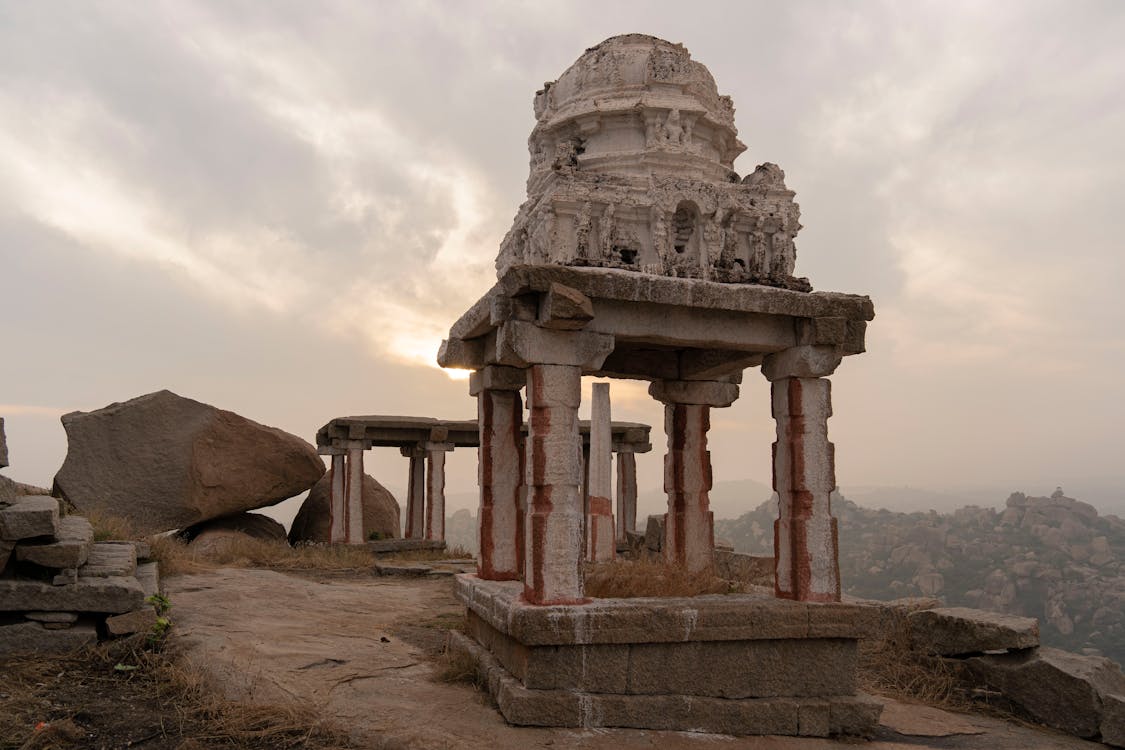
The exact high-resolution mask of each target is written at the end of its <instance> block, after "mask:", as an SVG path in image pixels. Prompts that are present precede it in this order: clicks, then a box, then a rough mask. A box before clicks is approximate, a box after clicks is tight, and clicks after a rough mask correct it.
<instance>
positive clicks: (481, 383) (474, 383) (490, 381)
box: [469, 365, 527, 396]
mask: <svg viewBox="0 0 1125 750" xmlns="http://www.w3.org/2000/svg"><path fill="white" fill-rule="evenodd" d="M526 385H527V370H523V369H520V368H518V367H502V366H500V365H489V366H488V367H483V368H481V369H479V370H476V371H474V372H473V373H471V374H470V375H469V395H471V396H477V395H479V394H480V392H481V391H518V390H521V389H522V388H523V387H524V386H526Z"/></svg>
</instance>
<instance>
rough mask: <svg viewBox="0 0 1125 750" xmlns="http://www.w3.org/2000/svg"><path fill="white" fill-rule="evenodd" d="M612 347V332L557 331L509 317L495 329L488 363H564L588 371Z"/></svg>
mask: <svg viewBox="0 0 1125 750" xmlns="http://www.w3.org/2000/svg"><path fill="white" fill-rule="evenodd" d="M612 351H613V336H609V335H606V334H599V333H590V332H588V331H557V330H552V329H549V328H540V327H539V326H536V325H534V324H532V323H527V322H525V321H521V320H511V321H508V322H507V323H504V324H503V325H502V326H501V327H500V328H499V329H498V330H497V332H496V350H495V352H494V353H493V354H492V355H491V356H494V357H495V361H491V362H489V364H500V365H507V366H510V367H530V366H532V365H564V366H569V367H580V368H582V369H583V370H585V371H592V370H596V369H598V368H599V367H601V365H602V363H603V362H604V361H605V358H606V357H607V356H609V353H610V352H612ZM478 369H479V368H478Z"/></svg>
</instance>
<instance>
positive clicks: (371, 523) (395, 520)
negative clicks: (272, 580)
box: [289, 470, 400, 544]
mask: <svg viewBox="0 0 1125 750" xmlns="http://www.w3.org/2000/svg"><path fill="white" fill-rule="evenodd" d="M331 495H332V471H331V470H329V472H328V473H327V474H325V475H324V476H323V477H321V479H320V481H319V482H317V483H316V486H315V487H313V488H312V491H311V492H309V496H308V497H307V498H306V499H305V502H304V503H303V504H302V505H301V510H300V511H299V512H298V513H297V517H296V518H294V519H293V526H292V527H291V528H290V529H289V543H290V544H298V543H300V542H327V541H329V523H330V519H329V508H330V507H331V501H332V500H331ZM399 528H400V526H399V505H398V502H397V501H396V500H395V498H394V495H392V494H391V493H390V492H388V491H387V489H386V488H385V487H384V486H383V485H381V484H379V483H378V482H377V481H375V478H374V477H372V476H369V475H367V474H364V475H363V538H364V539H370V538H371V535H372V533H373V532H374V533H377V534H378V535H379V538H380V539H396V538H398V537H399Z"/></svg>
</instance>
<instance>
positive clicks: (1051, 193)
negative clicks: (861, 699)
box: [0, 2, 1125, 500]
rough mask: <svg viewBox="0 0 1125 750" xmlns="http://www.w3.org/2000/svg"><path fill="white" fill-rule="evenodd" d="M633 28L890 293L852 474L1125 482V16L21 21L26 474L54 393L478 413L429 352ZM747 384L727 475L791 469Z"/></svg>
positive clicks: (82, 17) (15, 309)
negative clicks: (534, 102) (695, 77)
mask: <svg viewBox="0 0 1125 750" xmlns="http://www.w3.org/2000/svg"><path fill="white" fill-rule="evenodd" d="M627 31H645V32H648V33H653V34H657V35H660V36H664V37H666V38H670V39H673V40H675V41H682V42H684V43H685V44H686V45H687V46H688V48H689V49H690V50H691V51H692V53H693V55H694V56H695V57H696V58H697V59H699V60H701V61H702V62H704V63H705V64H707V65H708V66H709V67H710V68H711V70H712V72H713V73H714V75H715V78H716V80H717V81H718V83H719V86H720V89H721V90H722V91H723V92H724V93H729V94H730V95H731V96H732V97H733V98H734V100H735V104H736V107H737V122H738V124H739V125H740V128H741V133H742V137H743V140H744V141H745V142H746V143H747V144H748V145H749V146H750V149H749V151H748V152H747V154H745V155H744V156H743V157H742V158H741V159H740V160H739V162H738V164H737V167H738V168H739V169H740V170H741V171H743V172H746V171H749V170H751V169H752V168H753V166H754V165H755V164H757V163H760V162H762V161H774V162H777V163H779V164H781V166H782V167H783V168H784V169H785V170H786V173H787V176H788V181H789V184H790V185H791V186H792V187H793V188H795V189H796V190H797V191H798V200H799V201H800V203H801V205H802V209H803V222H804V224H805V225H806V228H805V229H804V230H803V232H802V234H801V236H800V237H799V238H798V248H799V258H798V270H799V271H800V272H801V273H804V274H807V275H809V276H810V277H811V278H812V280H813V283H814V284H815V285H816V286H817V287H818V288H821V289H839V290H842V291H856V292H870V293H871V294H872V295H873V297H874V298H875V300H876V309H877V313H878V316H879V317H878V318H877V319H876V320H875V322H874V323H873V324H872V326H871V328H870V333H869V348H870V352H869V353H868V354H866V355H864V356H863V357H860V358H854V361H849V362H848V363H846V364H845V365H844V366H843V367H842V368H841V370H840V372H839V374H838V375H837V376H836V377H835V382H836V387H835V394H836V402H837V408H836V417H835V419H834V420H833V422H832V431H833V437H834V439H835V440H836V442H837V443H838V444H839V446H840V447H839V452H840V457H841V460H840V467H839V470H840V481H841V483H842V484H844V485H845V486H846V485H847V484H849V483H855V484H877V483H915V484H929V485H931V486H935V487H941V486H952V485H958V484H972V483H992V482H994V481H996V482H1000V481H1005V482H1006V481H1012V482H1024V483H1034V482H1053V481H1065V480H1066V478H1067V477H1071V478H1079V479H1081V478H1082V477H1094V476H1097V477H1102V478H1107V477H1108V478H1109V480H1108V481H1110V483H1111V484H1112V483H1113V482H1115V481H1117V482H1118V486H1125V480H1122V479H1121V476H1122V474H1121V471H1120V469H1119V468H1118V466H1117V460H1116V456H1115V451H1114V448H1113V445H1114V441H1115V440H1116V434H1115V427H1116V424H1118V423H1120V422H1121V421H1122V419H1123V418H1125V410H1123V407H1122V406H1121V405H1120V401H1119V400H1117V399H1115V398H1113V397H1112V395H1111V394H1112V393H1113V392H1114V391H1113V390H1112V389H1114V388H1115V386H1116V384H1117V383H1118V381H1119V380H1120V376H1121V373H1122V372H1123V371H1125V338H1123V336H1122V333H1121V331H1122V330H1125V325H1123V324H1125V319H1123V317H1125V315H1123V310H1125V307H1123V306H1122V305H1121V303H1120V302H1118V300H1117V294H1118V288H1119V286H1120V284H1121V282H1122V281H1125V265H1123V264H1125V261H1123V260H1122V254H1121V253H1120V252H1119V250H1118V248H1119V245H1120V240H1119V239H1118V238H1119V237H1120V236H1121V230H1122V219H1121V215H1120V209H1119V207H1120V206H1121V205H1122V203H1123V202H1125V185H1123V183H1122V179H1123V178H1122V175H1123V174H1125V144H1123V142H1122V140H1121V138H1120V136H1119V133H1121V132H1123V131H1125V101H1123V100H1122V97H1121V95H1120V91H1121V89H1122V73H1121V71H1122V70H1125V49H1122V48H1121V46H1120V44H1119V40H1120V39H1121V38H1122V36H1123V32H1125V11H1122V10H1121V8H1120V6H1119V5H1118V4H1115V3H1108V2H1106V3H1099V2H1080V3H1072V4H1067V5H1065V6H1063V5H1060V4H1056V3H1021V4H1019V5H1008V4H990V5H980V4H955V3H945V2H942V3H920V4H919V3H913V4H910V5H902V4H899V3H881V2H867V3H864V4H861V5H854V4H853V5H824V4H822V3H811V2H798V3H787V4H784V5H781V6H767V5H749V4H743V3H714V4H702V5H700V4H696V5H695V6H689V7H685V6H683V5H682V4H681V5H676V4H664V5H660V4H657V5H653V4H651V3H640V2H629V3H614V4H604V3H602V4H595V3H568V4H559V5H555V6H550V7H549V8H541V7H539V6H529V5H526V4H522V3H510V2H492V3H474V4H473V5H471V6H469V5H465V4H462V3H454V2H444V3H442V2H430V3H406V2H402V3H379V4H370V3H347V2H330V3H321V4H315V5H311V4H307V3H268V4H265V3H249V2H246V3H237V2H236V3H176V4H164V5H148V6H143V7H138V6H136V5H132V4H119V3H101V4H86V3H82V4H77V3H74V4H72V3H63V2H49V3H34V4H32V3H23V4H17V3H9V4H3V5H0V75H2V76H3V78H4V81H5V85H4V87H3V89H0V123H2V125H0V319H2V320H3V321H5V324H4V330H5V334H4V346H5V351H6V357H5V363H6V364H5V366H4V367H2V368H0V404H5V405H8V406H9V407H11V408H10V411H11V412H12V413H13V416H12V417H11V418H10V419H9V433H10V439H11V443H12V447H13V458H15V457H16V456H21V458H20V462H21V463H17V464H16V465H15V466H13V468H12V469H11V470H10V471H15V472H17V473H19V472H20V471H27V472H30V475H29V476H28V478H29V479H34V480H37V481H47V480H48V479H49V476H50V474H51V473H53V469H54V467H55V466H57V465H58V463H59V462H60V461H61V458H62V452H63V450H64V449H65V448H64V444H63V441H62V440H61V437H60V436H61V431H60V430H59V428H58V427H57V423H56V422H55V416H54V412H53V411H52V410H53V409H55V410H57V409H58V408H83V409H89V408H96V407H98V406H102V405H104V404H105V403H108V402H110V401H113V400H119V399H122V398H127V397H130V396H133V395H137V394H139V393H141V392H144V391H147V390H154V389H156V388H160V387H170V388H173V389H174V390H180V391H181V392H183V393H184V394H185V395H190V396H194V397H197V398H202V399H205V400H211V401H213V402H214V403H217V404H218V405H220V406H224V407H226V408H232V409H236V410H239V411H242V412H243V413H246V414H247V415H248V416H251V417H253V418H256V419H259V420H262V421H266V422H270V423H273V424H277V425H279V426H282V427H286V428H287V429H291V430H293V431H296V432H300V433H301V434H303V435H306V436H307V437H311V433H312V431H313V430H315V428H316V427H317V426H318V425H319V424H320V423H322V422H324V421H325V420H327V419H328V418H330V417H332V416H335V415H338V414H343V413H356V412H380V411H382V412H415V413H434V414H444V415H450V416H466V415H470V414H472V411H473V408H474V407H473V404H472V402H471V401H470V400H469V399H468V398H467V396H466V395H465V388H464V384H463V383H460V382H452V381H449V380H448V379H447V378H446V377H445V376H444V375H443V374H441V373H440V372H438V371H436V370H434V369H432V368H430V367H427V366H426V365H425V361H426V360H428V359H429V358H430V357H431V355H432V352H433V349H434V346H435V345H436V342H437V339H438V338H440V335H441V333H442V331H443V330H444V329H446V328H447V327H448V325H449V324H450V323H451V322H452V320H453V319H454V318H455V317H456V316H457V315H458V314H459V313H460V312H461V311H462V310H463V309H464V308H465V307H467V306H468V305H469V304H470V303H471V302H472V301H473V300H474V299H475V298H476V297H477V296H479V294H480V293H482V292H483V291H484V290H485V289H486V288H487V286H488V285H489V284H490V283H491V280H492V278H493V276H492V259H493V257H494V255H495V252H496V249H497V246H498V244H499V241H500V238H501V237H502V236H503V233H504V232H505V231H506V230H507V227H508V225H509V222H510V221H511V217H512V216H513V215H514V213H515V210H516V208H517V206H518V204H519V202H520V200H521V199H522V197H523V182H524V179H525V177H526V171H527V152H526V138H527V134H528V132H529V131H530V128H531V126H532V115H531V96H532V93H533V92H534V91H535V89H536V88H538V87H540V86H541V85H542V82H543V81H545V80H549V79H553V78H555V77H557V76H558V75H559V74H560V73H561V72H562V71H563V70H564V69H565V68H566V66H567V65H569V64H570V63H571V62H572V61H573V60H574V59H575V58H576V57H577V56H578V55H579V54H580V53H581V52H582V50H583V49H584V48H585V47H587V46H590V45H592V44H595V43H597V42H598V41H600V40H601V39H603V38H605V37H607V36H610V35H613V34H616V33H623V32H627ZM9 361H14V362H18V363H19V366H16V367H13V366H9V365H8V364H7V362H9ZM757 380H758V378H756V376H754V375H753V374H752V373H751V374H748V381H747V385H746V387H745V388H744V394H745V395H744V398H743V401H740V402H739V403H738V404H737V405H736V406H735V407H734V408H732V409H731V410H729V411H727V412H724V413H722V415H717V417H716V432H715V436H714V440H713V444H712V448H713V455H714V460H715V473H716V477H717V478H737V477H741V476H747V475H749V476H754V477H758V478H765V477H767V476H768V471H769V467H768V455H769V447H768V446H769V441H770V439H771V438H770V432H771V430H772V426H771V423H770V420H769V415H768V412H767V411H766V404H765V389H764V386H765V384H764V382H763V383H757V382H756V381H757ZM614 387H615V394H619V395H618V397H617V398H618V400H617V401H616V402H615V408H618V410H619V415H620V416H623V417H625V418H639V419H645V420H647V421H651V422H653V423H654V424H655V425H657V427H658V428H659V425H660V420H661V414H660V411H659V409H658V408H657V407H656V406H655V405H653V404H651V403H648V402H647V401H645V399H644V398H643V396H642V395H638V393H637V392H636V390H635V389H634V390H633V391H628V392H626V391H624V390H622V389H621V388H620V386H618V385H615V386H614ZM17 407H18V408H17ZM47 425H50V427H49V428H48V426H47ZM21 433H22V434H23V435H27V436H28V437H29V438H33V440H31V441H29V442H32V443H33V444H28V443H27V442H24V439H23V438H21ZM21 443H23V445H21ZM659 452H660V451H659V449H658V450H657V451H656V453H654V454H652V455H651V456H650V457H647V458H646V460H650V461H651V465H650V464H643V465H642V470H643V476H642V484H645V485H646V486H655V485H658V484H659V480H658V478H657V476H658V454H659ZM470 463H471V462H470ZM391 465H392V464H386V466H388V467H389V466H391ZM21 466H23V467H26V468H21ZM387 470H390V469H389V468H388V469H387ZM453 473H454V475H455V477H454V478H455V480H456V481H457V482H460V483H461V484H462V485H464V486H465V487H466V488H471V486H472V484H473V481H474V479H473V476H472V473H471V466H469V465H468V464H466V466H464V467H460V468H457V469H455V471H454V472H453ZM645 477H647V479H646V478H645ZM1056 478H1057V479H1056ZM1119 480H1120V481H1119ZM1021 486H1026V488H1027V489H1029V490H1032V491H1038V490H1041V489H1043V487H1031V486H1027V485H1021ZM1013 488H1014V487H1013ZM1046 489H1051V487H1048V488H1046ZM999 499H1002V498H999V497H998V498H997V500H999Z"/></svg>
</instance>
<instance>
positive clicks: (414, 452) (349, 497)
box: [316, 399, 652, 571]
mask: <svg viewBox="0 0 1125 750" xmlns="http://www.w3.org/2000/svg"><path fill="white" fill-rule="evenodd" d="M607 404H608V399H607ZM608 416H609V415H608V412H607V413H606V421H605V424H604V425H603V426H602V427H603V428H604V429H605V430H606V432H605V433H604V435H603V434H601V433H599V439H603V440H607V441H608V442H607V443H605V446H606V451H607V453H606V455H607V458H608V456H609V455H610V454H609V451H612V452H613V453H616V454H617V456H618V462H619V465H621V466H624V467H625V468H624V471H625V479H624V483H625V492H624V494H623V495H619V497H618V501H619V502H621V503H624V504H625V506H626V507H627V508H631V509H632V514H633V515H632V518H633V521H631V522H630V526H629V528H630V530H631V529H632V528H633V525H632V524H634V523H635V519H636V508H637V477H636V463H635V462H634V461H633V460H632V457H633V454H634V453H644V452H647V451H649V450H652V445H651V444H650V443H649V432H650V430H651V428H650V427H649V426H648V425H646V424H637V423H634V422H613V423H610V422H609V421H608ZM578 427H579V432H580V438H581V441H582V443H583V446H584V447H583V452H584V454H587V455H588V454H589V446H590V442H591V425H590V423H589V422H582V423H579V425H578ZM512 442H513V444H516V443H519V444H522V443H523V438H522V435H521V436H517V437H516V438H514V439H513V441H512ZM316 445H317V451H318V452H319V453H320V454H321V455H325V456H331V457H332V478H333V484H332V493H331V498H332V500H331V515H332V523H331V529H332V531H331V541H332V542H334V543H348V544H362V543H363V542H365V541H366V540H365V539H363V534H362V526H361V524H358V523H354V522H352V519H356V518H360V517H361V513H362V511H361V505H360V503H361V496H360V492H361V486H362V485H361V482H362V479H363V454H364V452H365V451H367V450H369V449H371V448H398V449H399V451H400V452H401V453H402V455H403V456H405V457H406V458H408V459H410V465H409V474H408V475H407V502H406V529H405V532H404V537H405V538H406V539H415V540H423V541H430V542H444V540H445V454H446V453H447V452H452V451H453V450H454V449H456V448H477V447H480V446H481V431H480V429H479V425H478V423H477V422H476V421H474V420H460V421H458V420H439V419H432V418H429V417H394V416H363V417H337V418H335V419H333V420H332V421H330V422H329V423H328V424H326V425H324V426H323V427H321V428H320V430H318V431H317V433H316ZM512 455H513V456H514V457H515V460H516V461H521V460H522V458H521V457H520V456H519V455H518V454H517V453H513V454H512ZM622 456H628V457H629V461H622V458H621V457H622ZM630 472H631V473H630ZM515 524H516V519H515V517H514V516H513V517H512V518H511V525H512V528H513V530H514V529H515ZM513 534H514V531H513ZM610 539H611V540H612V532H611V533H610ZM513 553H514V549H513ZM513 571H514V569H513Z"/></svg>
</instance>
